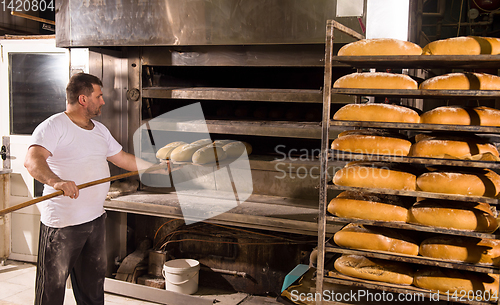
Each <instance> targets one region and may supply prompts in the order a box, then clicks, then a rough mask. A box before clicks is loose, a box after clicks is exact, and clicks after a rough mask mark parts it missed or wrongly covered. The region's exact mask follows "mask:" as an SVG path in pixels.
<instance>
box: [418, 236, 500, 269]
mask: <svg viewBox="0 0 500 305" xmlns="http://www.w3.org/2000/svg"><path fill="white" fill-rule="evenodd" d="M419 253H420V255H422V256H425V257H431V258H437V259H443V260H448V261H457V262H465V263H473V264H485V265H494V266H500V240H497V239H491V238H473V237H466V236H451V235H440V236H434V237H431V238H428V239H426V240H424V241H422V242H421V243H420V248H419Z"/></svg>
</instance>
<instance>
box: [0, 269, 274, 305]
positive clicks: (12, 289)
mask: <svg viewBox="0 0 500 305" xmlns="http://www.w3.org/2000/svg"><path fill="white" fill-rule="evenodd" d="M35 273H36V267H35V265H34V264H30V263H23V262H18V261H12V260H7V261H6V263H5V266H0V305H32V304H33V302H34V291H35V288H34V287H35ZM205 293H206V294H205ZM210 293H212V292H209V291H205V290H203V288H202V287H201V288H200V291H199V293H197V294H201V296H200V297H203V298H205V297H208V298H211V299H216V300H217V301H218V302H217V304H218V305H257V304H261V305H266V304H279V303H278V302H277V301H276V299H275V298H270V297H262V296H251V295H247V294H245V293H230V294H210ZM104 300H105V303H106V304H107V305H155V304H157V303H151V302H147V301H144V300H137V299H133V298H128V297H123V296H119V295H115V294H110V293H106V294H105V296H104ZM64 304H65V305H76V302H75V299H74V297H73V291H72V290H71V289H69V288H68V289H66V295H65V301H64Z"/></svg>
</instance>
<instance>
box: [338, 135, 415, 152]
mask: <svg viewBox="0 0 500 305" xmlns="http://www.w3.org/2000/svg"><path fill="white" fill-rule="evenodd" d="M410 147H411V142H410V141H408V140H407V139H405V137H404V136H403V135H401V134H392V133H383V132H376V131H370V130H352V131H349V132H342V133H340V134H339V136H338V138H337V139H335V140H334V141H333V142H332V145H331V148H332V149H337V150H341V151H348V152H354V153H361V154H370V155H392V156H407V155H408V152H409V151H410Z"/></svg>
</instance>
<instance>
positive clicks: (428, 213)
mask: <svg viewBox="0 0 500 305" xmlns="http://www.w3.org/2000/svg"><path fill="white" fill-rule="evenodd" d="M408 222H410V223H417V224H421V225H426V226H433V227H440V228H447V229H457V230H467V231H476V232H487V233H491V232H493V231H495V230H496V229H497V227H498V223H497V219H496V218H495V215H493V213H492V211H491V207H490V206H489V204H487V203H475V202H462V201H449V200H438V199H424V200H421V201H419V202H417V203H415V204H414V205H413V206H412V207H411V208H410V211H409V220H408Z"/></svg>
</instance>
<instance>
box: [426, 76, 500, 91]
mask: <svg viewBox="0 0 500 305" xmlns="http://www.w3.org/2000/svg"><path fill="white" fill-rule="evenodd" d="M419 88H420V89H423V90H500V77H499V76H496V75H491V74H486V73H475V72H466V73H448V74H444V75H439V76H434V77H432V78H429V79H426V80H425V81H423V82H422V83H421V84H420V86H419Z"/></svg>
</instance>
